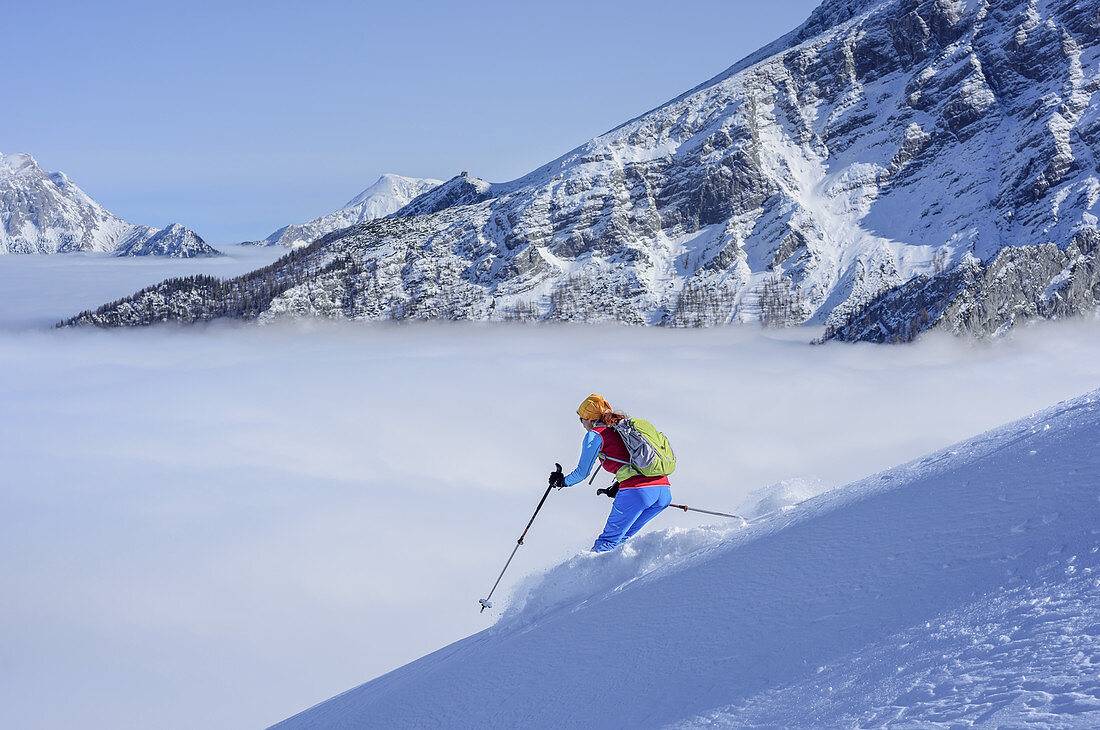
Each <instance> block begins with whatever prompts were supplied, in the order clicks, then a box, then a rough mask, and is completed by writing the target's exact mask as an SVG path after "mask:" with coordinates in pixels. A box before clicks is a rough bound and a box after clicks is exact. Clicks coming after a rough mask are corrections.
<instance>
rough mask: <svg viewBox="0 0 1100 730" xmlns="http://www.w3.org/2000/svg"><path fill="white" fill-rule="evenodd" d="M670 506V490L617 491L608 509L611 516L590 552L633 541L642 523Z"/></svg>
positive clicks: (661, 486) (610, 548)
mask: <svg viewBox="0 0 1100 730" xmlns="http://www.w3.org/2000/svg"><path fill="white" fill-rule="evenodd" d="M671 502H672V489H671V488H669V486H668V485H665V484H662V485H658V486H653V487H638V488H637V489H620V490H619V493H618V494H616V495H615V502H614V503H613V504H612V505H611V514H610V515H608V516H607V524H606V525H604V528H603V532H602V533H601V534H600V536H599V537H597V538H596V544H595V545H593V546H592V552H595V553H602V552H606V551H608V550H613V549H615V548H616V547H618V546H619V545H621V544H623V543H624V542H626V541H627V540H629V539H630V538H632V537H634V535H635V533H637V532H638V530H640V529H642V527H644V526H645V523H647V522H649V521H650V520H652V519H653V518H654V517H656V516H657V515H659V514H660V513H661V510H663V509H664V508H665V507H667V506H668V505H669V504H670V503H671Z"/></svg>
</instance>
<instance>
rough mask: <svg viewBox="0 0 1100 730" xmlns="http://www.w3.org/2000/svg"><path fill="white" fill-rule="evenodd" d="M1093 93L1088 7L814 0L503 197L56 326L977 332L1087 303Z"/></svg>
mask: <svg viewBox="0 0 1100 730" xmlns="http://www.w3.org/2000/svg"><path fill="white" fill-rule="evenodd" d="M1098 88H1100V6H1098V5H1097V3H1096V2H1095V0H826V2H824V3H823V4H822V5H821V6H820V7H819V8H818V9H817V10H816V11H814V13H813V14H812V15H811V17H810V18H809V19H808V20H807V22H806V23H805V24H803V26H802V27H801V28H799V29H798V30H796V31H794V32H792V33H791V34H789V35H787V36H785V37H784V38H781V39H779V40H777V41H776V42H774V43H772V44H771V45H769V46H767V47H765V48H764V49H761V51H759V52H757V53H755V54H753V55H752V56H750V57H749V58H747V59H745V60H744V61H742V62H740V63H738V64H737V65H735V66H734V67H732V68H731V69H729V70H728V71H726V72H724V73H723V74H721V75H719V76H717V77H715V78H714V79H711V80H710V81H707V82H706V83H704V84H702V85H701V86H699V87H697V88H695V89H693V90H691V91H689V92H688V93H686V94H684V95H683V96H681V97H679V98H677V99H674V100H672V101H670V102H669V103H667V104H665V105H663V106H661V107H659V108H657V109H655V110H653V111H651V112H649V113H647V114H644V115H642V116H640V117H638V118H636V119H634V120H632V121H630V122H627V123H626V124H624V125H622V126H620V127H618V128H617V129H615V130H612V131H611V132H608V133H607V134H605V135H602V136H600V137H597V138H596V139H593V140H592V141H590V142H588V143H587V144H585V145H583V146H581V147H579V148H577V149H575V150H573V151H571V152H569V153H568V154H566V155H564V156H562V157H561V158H559V159H557V160H554V161H553V162H551V163H549V164H547V165H545V166H543V167H541V168H539V169H537V170H535V171H533V172H531V173H530V174H528V175H526V176H525V177H523V178H520V179H518V180H515V181H513V182H510V183H505V184H488V183H485V182H484V181H479V180H476V179H474V178H465V177H460V178H455V179H454V180H451V181H449V182H448V183H445V184H444V185H442V186H440V187H439V188H437V189H435V190H433V191H431V192H429V193H427V194H426V195H423V196H421V197H420V198H418V199H416V200H414V201H412V202H411V203H410V204H409V205H407V206H405V208H403V209H402V210H401V211H399V212H398V213H397V214H396V215H395V216H393V217H390V218H387V219H384V220H380V221H374V222H372V223H367V224H365V225H360V226H356V227H353V228H349V229H346V230H344V231H341V232H338V233H334V234H332V235H330V236H328V237H326V238H324V239H321V240H320V241H318V242H317V243H315V244H313V245H311V246H309V247H307V248H304V249H301V250H300V251H299V252H296V253H300V255H299V256H296V257H294V258H293V260H291V259H290V258H287V259H283V260H281V261H280V262H277V263H276V264H275V265H274V266H273V267H269V269H270V270H269V271H267V273H264V274H260V272H254V274H250V275H248V276H246V277H242V278H241V279H240V280H234V281H233V282H226V283H224V284H223V285H222V286H223V288H222V289H219V290H218V292H222V293H218V292H215V291H214V290H213V289H211V288H210V287H209V286H208V282H207V283H203V282H198V281H195V282H189V281H188V280H179V281H176V282H172V283H169V282H166V283H165V284H164V285H160V286H159V287H152V288H150V289H149V290H146V291H145V292H142V293H140V294H138V295H135V296H134V297H131V298H129V299H127V300H124V301H123V302H121V303H115V304H113V305H109V306H105V307H103V308H101V309H100V310H99V311H97V312H95V313H84V314H83V315H81V316H80V317H77V318H74V320H72V321H73V322H77V323H94V324H104V325H118V324H140V323H145V322H150V321H159V320H161V319H164V318H170V319H184V320H194V319H204V318H207V317H209V316H226V315H228V316H247V317H254V318H259V319H267V318H271V317H278V316H324V317H347V318H357V319H403V318H419V319H432V318H446V319H490V320H495V319H557V320H574V321H606V320H618V321H622V322H628V323H634V324H650V325H666V326H706V325H717V324H724V323H730V322H751V321H762V322H764V323H765V324H776V325H784V324H798V323H803V322H812V323H819V324H824V325H825V326H826V336H827V337H834V338H838V339H847V340H875V341H898V340H905V339H909V338H911V337H912V336H915V334H917V333H919V332H920V331H923V330H925V329H928V328H929V327H947V328H950V329H952V330H954V331H960V332H961V331H968V332H976V333H992V332H997V331H999V330H1001V329H1003V328H1005V327H1010V326H1012V324H1013V323H1014V322H1017V321H1020V320H1022V319H1026V318H1028V317H1055V316H1063V315H1065V314H1070V313H1074V312H1079V311H1086V310H1089V309H1092V308H1094V307H1095V306H1096V304H1097V301H1098V300H1100V287H1098V284H1097V279H1096V276H1097V274H1096V268H1097V267H1096V262H1095V256H1096V249H1097V247H1096V241H1097V238H1098V234H1097V218H1096V203H1097V200H1098V199H1100V167H1098V164H1100V163H1098V160H1100V108H1098V106H1097V104H1096V103H1094V96H1095V93H1096V91H1097V89H1098ZM169 284H171V285H170V286H169ZM225 287H228V289H229V290H232V291H233V292H236V293H234V294H229V295H227V294H225V293H224V290H225ZM219 296H233V297H237V298H238V299H237V301H216V300H215V299H211V297H215V298H216V297H219Z"/></svg>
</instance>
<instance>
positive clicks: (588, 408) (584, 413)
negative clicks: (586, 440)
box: [577, 393, 611, 421]
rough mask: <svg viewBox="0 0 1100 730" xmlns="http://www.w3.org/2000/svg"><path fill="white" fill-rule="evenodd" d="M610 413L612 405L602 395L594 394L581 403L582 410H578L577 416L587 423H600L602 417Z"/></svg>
mask: <svg viewBox="0 0 1100 730" xmlns="http://www.w3.org/2000/svg"><path fill="white" fill-rule="evenodd" d="M610 411H611V404H610V403H608V402H607V400H606V399H605V398H604V397H603V396H602V395H596V394H595V393H593V394H592V395H590V396H588V397H587V398H585V399H584V402H583V403H581V405H580V408H578V409H577V415H578V416H580V417H581V418H583V419H584V420H586V421H598V420H600V416H602V415H603V414H605V413H609V412H610Z"/></svg>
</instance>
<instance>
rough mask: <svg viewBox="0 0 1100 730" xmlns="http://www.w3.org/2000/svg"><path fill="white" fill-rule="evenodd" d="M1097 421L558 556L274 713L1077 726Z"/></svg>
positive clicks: (527, 720) (562, 722) (1087, 661)
mask: <svg viewBox="0 0 1100 730" xmlns="http://www.w3.org/2000/svg"><path fill="white" fill-rule="evenodd" d="M1098 434H1100V392H1094V393H1092V394H1090V395H1088V396H1083V397H1081V398H1078V399H1075V400H1073V401H1069V402H1067V403H1064V404H1061V405H1059V406H1057V407H1054V408H1051V409H1048V410H1047V411H1044V412H1041V413H1038V414H1035V415H1033V416H1032V417H1030V418H1027V419H1024V420H1022V421H1018V422H1016V423H1013V424H1009V425H1007V426H1004V427H1002V428H999V429H996V430H994V431H991V432H988V433H986V434H983V435H981V436H978V437H975V438H973V439H970V440H968V441H965V442H962V443H960V444H957V445H955V446H953V447H950V448H948V449H944V450H942V451H939V452H936V453H933V454H929V455H927V456H925V457H923V458H920V459H917V460H915V461H912V462H910V463H908V464H904V465H901V466H899V467H896V468H894V469H891V470H888V471H886V472H882V473H880V474H877V475H874V476H872V477H869V478H867V479H864V480H861V481H859V482H856V483H854V484H851V485H849V486H848V487H846V488H844V489H840V490H834V491H832V492H828V493H825V494H822V495H820V496H818V497H815V498H813V499H810V500H808V501H806V502H803V503H801V504H800V505H799V506H798V507H796V508H794V509H788V510H781V511H780V512H778V513H776V514H773V515H770V516H767V517H765V518H764V519H762V520H761V521H759V522H758V523H756V524H752V525H750V526H749V527H747V528H745V529H740V530H736V529H732V528H731V529H729V530H723V531H707V530H701V531H700V530H682V531H665V532H663V533H652V534H648V535H645V536H643V538H642V539H638V540H636V541H635V542H634V544H633V545H632V546H631V548H632V550H629V551H628V550H621V551H618V552H614V553H610V554H605V555H594V556H589V555H580V556H576V557H574V558H572V559H571V560H570V561H568V562H567V564H566V565H564V566H561V567H560V568H557V569H552V570H550V571H548V573H547V574H546V575H545V576H543V577H542V578H541V579H534V583H529V584H528V585H527V586H526V587H521V589H520V590H519V591H518V592H517V599H518V600H517V602H516V605H515V607H514V608H513V609H512V610H510V611H509V612H508V613H506V614H505V615H504V616H503V617H502V619H501V620H500V622H499V623H498V624H497V625H496V626H494V627H492V628H490V629H488V630H486V631H483V632H481V633H479V634H476V635H474V636H472V637H469V638H468V639H465V640H463V641H460V642H457V643H455V644H452V645H451V646H448V647H446V648H444V649H442V650H440V651H438V652H436V653H434V654H431V655H429V656H427V657H424V658H422V659H420V660H418V661H416V662H413V663H412V664H409V665H406V666H405V667H402V668H401V669H398V670H396V671H394V672H391V673H389V674H387V675H384V676H382V677H380V678H378V679H377V680H374V681H372V682H369V683H367V684H365V685H362V686H361V687H359V688H357V689H354V690H351V691H349V692H347V693H344V694H343V695H340V696H338V697H336V698H334V699H333V700H330V701H329V702H327V703H323V704H321V705H319V706H317V707H315V708H313V709H312V710H309V711H306V712H305V713H302V714H300V715H298V716H296V717H294V718H291V719H289V720H287V721H285V722H284V723H282V724H280V725H278V726H277V727H280V728H342V727H362V726H364V723H366V724H367V725H370V726H377V727H394V728H397V727H439V726H446V727H520V726H522V727H597V726H599V727H624V728H626V727H630V728H639V727H665V726H670V725H671V726H674V727H687V728H699V727H967V726H984V727H992V726H996V727H1020V726H1023V725H1025V724H1026V725H1027V726H1029V727H1031V726H1036V727H1052V728H1053V727H1058V728H1062V727H1082V728H1084V727H1096V726H1097V725H1098V724H1100V683H1098V680H1097V669H1096V668H1097V663H1098V662H1100V652H1098V651H1097V650H1098V644H1100V640H1098V635H1100V622H1098V614H1100V610H1098V609H1097V608H1096V605H1097V603H1096V598H1097V597H1098V595H1097V594H1098V593H1100V588H1098V581H1097V580H1096V573H1095V571H1096V570H1097V568H1098V567H1100V555H1098V551H1100V521H1098V520H1097V517H1100V500H1098V496H1097V490H1096V475H1097V473H1098V466H1100V455H1098V454H1097V451H1096V448H1095V447H1096V445H1097V440H1098ZM570 576H571V578H570ZM677 723H679V724H677Z"/></svg>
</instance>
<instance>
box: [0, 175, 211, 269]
mask: <svg viewBox="0 0 1100 730" xmlns="http://www.w3.org/2000/svg"><path fill="white" fill-rule="evenodd" d="M71 251H99V252H107V251H115V252H117V253H118V254H119V255H122V256H139V255H147V254H155V255H160V256H174V257H190V256H218V255H220V253H219V252H218V251H217V250H216V249H214V248H212V247H210V246H208V245H207V244H206V243H205V242H204V241H203V240H202V239H201V238H199V237H198V236H197V235H195V233H194V232H192V231H190V230H188V229H186V228H184V227H183V226H181V225H179V224H178V223H173V224H172V225H171V226H169V228H167V229H165V230H164V231H160V230H159V229H157V228H152V227H150V226H139V225H135V224H133V223H127V222H126V221H124V220H122V219H121V218H119V217H117V216H115V215H114V214H112V213H111V212H110V211H108V210H107V209H105V208H104V207H103V206H101V205H100V204H99V203H97V202H96V201H95V200H93V199H92V198H91V196H89V195H88V194H87V193H85V192H84V191H83V190H81V189H80V188H79V187H77V185H76V184H75V183H74V182H73V181H72V180H71V179H69V177H68V176H67V175H66V174H65V173H63V172H50V173H47V172H46V171H44V170H43V169H42V168H41V167H39V165H38V163H37V162H36V161H35V159H34V158H33V157H31V156H30V155H28V154H21V153H20V154H14V155H3V154H0V254H7V253H40V254H49V253H68V252H71Z"/></svg>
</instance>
